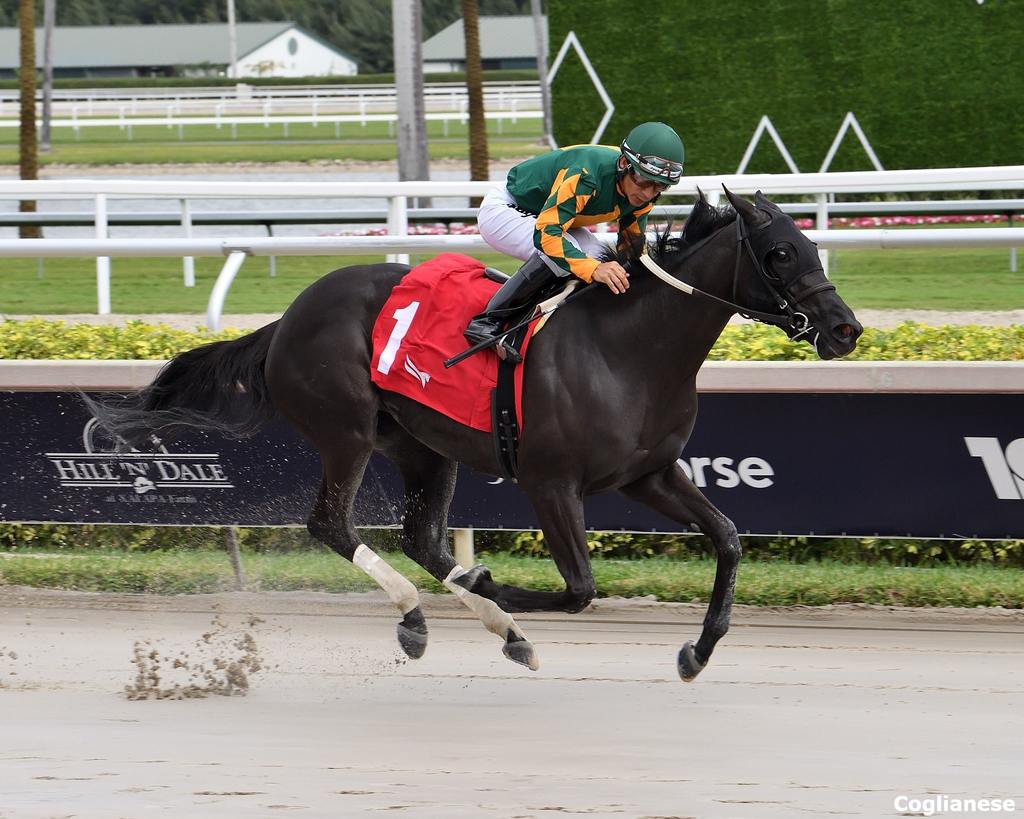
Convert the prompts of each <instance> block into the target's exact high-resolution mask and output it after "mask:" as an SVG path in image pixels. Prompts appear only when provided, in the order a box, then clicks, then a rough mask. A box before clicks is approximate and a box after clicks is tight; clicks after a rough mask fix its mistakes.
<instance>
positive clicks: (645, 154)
mask: <svg viewBox="0 0 1024 819" xmlns="http://www.w3.org/2000/svg"><path fill="white" fill-rule="evenodd" d="M619 148H620V149H621V150H622V155H623V156H624V157H626V159H627V160H628V161H629V164H630V165H631V166H632V167H633V170H634V171H635V172H636V173H638V174H639V175H640V176H642V177H643V178H644V179H650V180H651V181H652V182H659V183H660V184H662V185H674V184H675V183H676V182H678V181H679V178H680V177H681V176H682V175H683V157H684V153H685V152H684V149H683V140H682V139H680V138H679V134H677V133H676V132H675V131H674V130H673V129H672V128H671V127H670V126H668V125H666V124H665V123H664V122H643V123H641V124H640V125H637V126H636V128H634V129H633V130H632V131H630V132H629V136H627V137H626V138H625V139H624V140H622V144H621V145H620V146H619Z"/></svg>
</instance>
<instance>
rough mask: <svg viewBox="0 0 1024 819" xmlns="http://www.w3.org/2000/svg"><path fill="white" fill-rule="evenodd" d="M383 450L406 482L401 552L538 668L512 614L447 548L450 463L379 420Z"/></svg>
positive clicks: (517, 657) (513, 654)
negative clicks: (483, 592)
mask: <svg viewBox="0 0 1024 819" xmlns="http://www.w3.org/2000/svg"><path fill="white" fill-rule="evenodd" d="M381 426H382V428H384V429H388V430H389V432H387V433H385V434H384V435H381V436H380V437H381V438H383V439H384V440H383V441H380V443H379V446H381V449H382V451H384V452H385V454H387V456H388V457H389V458H391V460H392V461H394V463H395V464H396V465H397V466H398V468H399V470H400V471H401V473H402V479H403V481H404V482H405V514H404V515H403V519H402V525H403V529H404V537H403V538H402V549H403V551H404V552H405V553H406V554H407V555H408V556H409V557H411V558H412V559H413V560H415V561H416V562H417V563H419V564H420V565H421V566H422V567H423V568H425V569H426V570H427V571H428V572H430V574H431V575H433V576H434V577H436V578H437V579H438V580H440V581H441V582H442V583H444V585H445V586H447V587H448V589H450V590H451V591H452V592H453V593H454V594H455V595H456V596H457V597H458V598H459V600H461V601H462V602H463V603H464V604H465V605H466V607H467V608H469V610H470V611H472V612H473V613H474V614H475V615H476V616H477V617H479V618H480V622H481V623H483V625H484V627H485V628H486V629H487V630H488V631H490V632H492V633H493V634H496V635H498V636H499V637H500V638H501V639H502V640H504V641H505V645H504V646H503V648H502V653H503V654H504V655H505V656H506V657H508V658H509V659H510V660H512V661H513V662H517V663H519V664H521V665H525V666H527V667H528V668H530V669H531V670H533V671H536V670H537V669H538V668H539V667H540V661H539V660H538V658H537V654H536V651H535V650H534V647H533V644H532V643H531V642H530V641H529V640H527V639H526V636H525V635H524V634H523V631H522V629H520V628H519V625H518V624H517V623H516V621H515V620H514V619H512V615H510V614H509V613H508V612H506V611H504V610H503V609H502V608H501V607H500V606H499V605H498V604H497V603H495V602H494V601H492V600H488V599H487V598H486V597H481V596H480V595H479V594H475V593H474V592H473V591H471V590H470V588H469V585H470V584H469V582H468V581H469V579H470V578H471V577H472V575H470V573H469V572H467V571H466V569H464V568H463V567H462V566H460V565H459V564H458V563H456V562H455V558H454V557H453V556H452V553H451V549H450V548H449V546H448V507H449V505H450V504H451V500H452V495H453V494H454V492H455V474H456V470H457V466H456V464H455V462H454V461H451V460H449V459H447V458H445V457H444V456H443V455H439V454H437V453H436V452H434V451H433V450H431V449H428V448H427V447H426V446H424V445H423V444H421V443H420V442H419V441H417V440H416V439H414V438H413V437H412V436H410V435H408V434H407V433H405V432H404V431H402V430H400V429H397V428H393V427H392V426H390V425H389V422H388V421H382V424H381Z"/></svg>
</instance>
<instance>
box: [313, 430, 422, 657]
mask: <svg viewBox="0 0 1024 819" xmlns="http://www.w3.org/2000/svg"><path fill="white" fill-rule="evenodd" d="M354 443H355V442H354V440H351V439H350V440H347V441H345V442H344V444H339V442H336V441H335V442H332V445H331V446H330V447H329V448H323V445H322V444H321V443H320V442H318V444H317V445H318V447H321V449H320V452H321V461H322V462H323V467H324V469H323V480H322V481H321V483H320V492H319V494H318V495H317V499H316V502H315V503H314V505H313V512H312V513H311V514H310V516H309V521H308V523H307V528H308V529H309V532H310V534H311V535H313V537H315V538H316V539H317V540H320V541H323V542H324V543H326V544H327V545H328V546H330V547H331V548H332V549H333V550H334V551H336V552H337V553H338V554H340V555H341V556H342V557H344V558H347V559H348V560H351V561H352V562H353V563H355V565H357V566H358V567H359V568H360V569H362V570H363V571H364V572H366V574H368V575H369V576H370V577H372V578H373V579H374V580H375V581H376V582H377V584H378V585H379V586H380V587H381V588H382V589H384V591H385V592H386V593H387V595H388V597H389V598H390V600H391V602H392V603H394V604H395V605H396V606H397V607H398V610H399V612H401V614H402V620H401V621H400V622H399V624H398V643H399V645H401V647H402V650H403V651H405V653H406V654H408V655H409V656H410V657H411V658H413V659H419V658H420V657H422V656H423V652H424V651H426V650H427V623H426V620H425V619H424V617H423V612H422V611H421V610H420V598H419V593H418V592H417V591H416V587H415V586H414V585H413V584H412V583H410V582H409V581H408V580H407V579H406V578H405V577H403V576H402V575H401V574H399V573H398V572H397V571H395V569H393V568H392V567H391V566H389V565H388V564H387V563H386V562H385V561H384V560H381V558H380V557H378V556H377V554H376V553H375V552H374V551H373V550H372V549H371V548H370V547H369V546H367V545H365V544H364V543H363V542H362V540H361V538H360V537H359V534H358V533H357V532H356V530H355V527H354V526H353V525H352V502H353V501H354V500H355V496H356V491H357V490H358V489H359V484H360V483H361V482H362V477H363V471H364V470H365V469H366V463H367V461H368V460H369V457H370V453H371V452H372V443H366V444H365V445H364V446H361V447H356V446H353V444H354Z"/></svg>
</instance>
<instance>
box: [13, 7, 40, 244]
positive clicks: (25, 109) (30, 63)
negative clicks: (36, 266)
mask: <svg viewBox="0 0 1024 819" xmlns="http://www.w3.org/2000/svg"><path fill="white" fill-rule="evenodd" d="M18 25H19V26H20V28H21V71H20V73H19V75H18V81H19V85H20V86H21V146H20V160H21V178H22V179H38V178H39V153H38V150H39V146H38V143H37V142H36V139H37V137H36V4H35V2H34V0H19V6H18ZM18 210H19V211H21V212H22V213H35V211H36V203H35V202H27V201H25V200H22V201H21V204H20V205H19V207H18ZM18 235H19V236H20V237H21V238H22V239H38V238H39V236H40V231H39V227H38V226H36V225H22V226H21V227H20V228H19V229H18Z"/></svg>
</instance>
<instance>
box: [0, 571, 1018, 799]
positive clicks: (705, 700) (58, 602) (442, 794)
mask: <svg viewBox="0 0 1024 819" xmlns="http://www.w3.org/2000/svg"><path fill="white" fill-rule="evenodd" d="M424 608H425V610H426V612H427V615H428V620H429V623H430V627H431V643H430V647H429V648H428V651H427V655H426V656H425V657H424V658H423V659H422V660H420V661H417V662H411V661H410V662H402V661H401V659H400V658H399V656H398V654H397V650H396V647H395V640H394V624H395V621H396V617H395V616H394V615H393V614H392V611H391V610H390V608H389V607H388V606H387V605H386V604H384V603H383V602H382V599H381V598H379V597H377V596H371V595H345V596H338V595H325V594H305V593H302V594H231V595H202V596H189V597H148V596H133V595H132V596H127V595H126V596H116V595H88V594H76V593H61V592H38V591H29V590H19V589H0V649H2V653H3V656H2V657H0V817H4V819H8V817H51V816H53V817H57V816H60V817H65V816H75V817H100V816H102V817H115V816H130V817H144V816H164V815H166V816H175V817H193V816H202V817H222V816H232V817H236V816H237V817H255V816H282V815H296V816H324V817H347V816H353V815H372V816H379V815H387V814H386V813H384V814H382V812H384V811H394V814H393V815H397V816H402V817H445V818H446V819H447V817H487V816H495V817H554V816H562V815H586V816H588V817H595V816H597V817H601V816H609V817H640V816H648V817H683V816H696V817H702V818H703V817H748V816H749V817H758V819H760V818H761V817H768V818H770V817H794V816H815V817H820V816H830V815H835V816H871V817H874V816H892V815H899V813H898V811H897V810H896V809H895V808H894V799H895V797H896V796H898V795H901V794H903V795H907V796H909V797H913V798H927V797H928V796H929V795H930V794H931V795H934V794H947V795H949V796H951V797H960V798H968V797H970V798H983V797H997V798H1016V799H1017V805H1018V808H1017V811H1018V814H1019V813H1020V812H1024V798H1022V797H1024V775H1022V773H1021V771H1022V767H1021V766H1022V759H1024V740H1022V738H1021V737H1022V734H1024V731H1022V727H1024V719H1022V709H1024V614H1022V613H1021V612H1005V611H999V610H995V611H955V610H946V611H930V612H922V611H915V610H907V609H900V610H897V609H878V608H867V607H835V608H828V609H803V610H800V609H794V610H785V611H774V610H773V611H769V610H764V609H754V608H741V609H740V610H739V611H737V615H736V618H735V624H734V627H733V630H732V631H731V632H730V633H729V635H728V636H727V637H726V639H725V640H724V642H723V643H722V644H721V645H720V647H719V651H718V652H717V654H716V655H715V658H714V660H713V661H712V665H711V666H710V667H709V668H708V669H707V670H706V671H705V672H704V674H703V675H702V676H701V677H700V678H699V680H698V681H697V682H696V683H694V684H693V685H685V684H684V683H682V682H680V681H679V679H678V678H677V677H676V674H675V667H674V658H675V653H676V651H677V649H678V647H679V645H680V643H681V642H682V640H683V639H686V638H690V637H695V636H696V635H697V633H698V629H699V623H700V619H701V617H702V615H703V610H702V608H701V607H696V606H679V605H645V604H637V603H629V602H615V601H599V604H598V606H597V607H596V608H595V609H592V610H588V612H586V613H584V614H582V615H577V616H575V617H563V616H559V615H553V616H542V617H540V616H534V617H525V616H524V617H521V618H520V621H521V623H522V624H523V625H524V628H525V630H526V632H527V634H528V636H530V637H531V639H532V640H533V641H534V643H535V644H536V645H537V648H538V651H539V652H540V656H541V662H542V666H541V670H540V671H539V672H537V673H531V672H529V671H527V670H526V669H522V668H520V667H519V666H516V665H513V664H511V663H509V662H508V661H507V660H505V659H504V658H503V657H502V656H501V654H500V642H499V641H498V640H497V638H495V637H494V636H493V635H490V634H488V633H487V632H485V631H484V630H483V629H482V628H481V627H480V626H479V625H478V624H477V623H476V621H471V620H469V619H466V618H465V617H464V616H463V614H462V612H461V611H460V610H458V609H456V608H455V607H454V605H453V601H452V599H451V598H450V597H432V596H428V597H426V598H425V603H424ZM218 612H219V618H220V619H221V620H222V621H223V622H224V623H225V624H226V626H225V627H224V628H221V629H219V632H218V633H219V634H220V637H218V638H215V639H213V640H212V641H211V643H210V644H204V643H202V641H201V639H200V637H201V635H202V634H204V633H207V634H208V633H209V632H210V630H211V626H210V623H211V620H212V619H213V618H214V617H215V616H218ZM252 615H258V617H259V618H261V619H262V621H263V622H256V623H255V624H254V625H251V624H249V622H248V621H249V620H250V618H251V616H252ZM246 633H248V634H251V635H252V637H253V638H254V640H255V642H256V644H257V646H258V648H259V652H260V654H261V655H262V658H263V662H264V670H262V671H260V672H258V673H256V674H254V675H253V676H252V678H251V683H252V684H251V689H250V690H249V693H248V695H247V696H235V697H224V696H213V697H209V698H205V699H187V700H183V701H170V700H159V701H157V700H149V701H142V702H138V701H129V700H128V699H126V697H125V696H124V694H123V693H122V691H123V689H124V686H125V684H126V683H129V682H131V681H132V679H133V674H134V669H135V667H134V666H133V665H132V664H131V662H130V660H131V656H132V647H133V643H134V642H135V641H136V640H149V641H150V644H149V648H157V649H158V650H159V652H160V654H161V655H162V656H164V657H171V656H173V655H175V654H176V653H177V652H179V651H190V652H191V653H192V657H191V661H195V660H196V658H197V656H198V655H199V654H201V653H202V652H203V651H204V650H205V651H213V652H216V651H217V650H218V649H216V648H215V646H216V645H221V646H224V645H226V644H225V643H224V642H223V638H225V637H227V638H230V639H236V638H239V637H241V636H243V635H244V634H246ZM197 640H199V641H200V645H199V648H195V647H194V646H193V644H195V643H196V641H197ZM218 640H221V642H220V643H218V642H217V641H218ZM225 651H226V649H222V653H224V652H225ZM12 653H13V654H14V655H15V656H14V657H12V656H11V654H12ZM206 659H210V658H206ZM917 815H920V813H919V812H918V814H917ZM961 815H963V814H961ZM988 815H991V814H988ZM1002 815H1007V814H1005V813H1004V814H1002Z"/></svg>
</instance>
